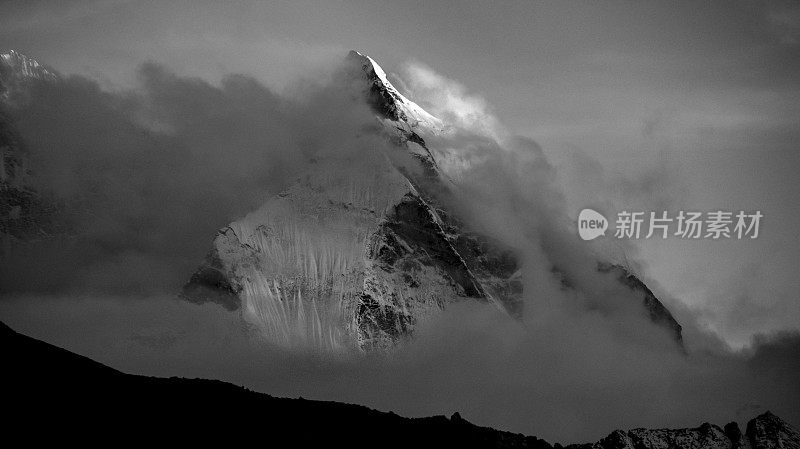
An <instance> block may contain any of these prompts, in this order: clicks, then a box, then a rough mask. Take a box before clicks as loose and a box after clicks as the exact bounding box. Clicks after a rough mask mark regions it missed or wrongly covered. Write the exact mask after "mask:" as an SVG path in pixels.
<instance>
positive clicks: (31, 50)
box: [0, 1, 800, 443]
mask: <svg viewBox="0 0 800 449" xmlns="http://www.w3.org/2000/svg"><path fill="white" fill-rule="evenodd" d="M9 50H16V51H17V52H20V53H22V54H24V55H27V56H28V57H31V58H35V59H36V60H37V61H39V62H40V63H41V64H44V65H45V66H46V67H47V68H49V69H52V70H53V71H54V72H55V73H58V74H59V76H61V77H62V78H63V80H62V82H60V83H57V84H56V83H50V84H48V83H39V84H35V85H33V87H32V88H30V89H29V90H28V91H26V93H25V96H24V101H22V100H18V99H16V97H15V98H11V97H9V98H11V100H9V101H10V102H9V106H6V105H5V104H4V103H2V102H0V106H2V109H0V119H4V118H5V117H6V116H8V117H12V119H11V120H10V121H9V123H13V126H14V129H15V131H14V133H15V134H14V136H18V139H19V141H20V142H23V143H24V146H25V148H26V151H28V152H29V154H30V159H31V164H32V166H33V168H32V169H31V170H32V172H33V173H34V179H35V181H33V186H34V187H35V188H36V189H38V190H39V191H42V192H52V194H53V197H54V198H55V199H56V201H57V202H58V204H68V205H69V207H71V208H74V210H73V212H70V213H69V216H68V219H67V220H66V224H65V225H64V226H65V229H68V232H67V234H69V235H70V236H71V237H70V238H56V239H51V240H46V239H45V240H42V239H39V240H35V241H32V242H31V243H30V244H26V245H23V246H21V247H8V246H4V247H3V251H2V252H0V255H2V260H0V283H1V285H0V319H2V321H3V322H5V323H6V324H8V325H9V326H11V327H12V328H14V329H15V330H17V331H18V332H22V333H25V334H27V335H31V336H33V337H36V338H40V339H42V340H44V341H47V342H51V343H54V344H56V345H58V346H62V347H64V348H67V349H70V350H72V351H74V352H77V353H79V354H82V355H86V356H88V357H91V358H93V359H95V360H98V361H100V362H102V363H106V364H108V365H110V366H112V367H115V368H118V369H121V370H123V371H126V372H129V373H136V374H149V375H160V376H171V375H177V376H186V377H208V378H216V379H223V380H227V381H231V382H234V383H237V384H240V385H245V386H247V387H249V388H252V389H255V390H258V391H263V392H266V393H269V394H273V395H277V396H291V397H297V396H303V397H306V398H315V399H324V400H336V401H343V402H351V403H358V404H364V405H368V406H370V407H376V408H379V409H381V410H393V411H395V412H397V413H399V414H404V415H407V416H425V415H435V414H447V415H449V414H451V413H453V412H455V411H459V412H460V413H461V414H462V415H463V416H464V417H465V418H467V419H469V420H470V421H472V422H474V423H476V424H479V425H488V426H493V427H497V428H501V429H507V430H511V431H514V432H522V433H526V434H531V435H538V436H540V437H543V438H547V439H548V440H549V441H551V442H561V443H573V442H583V441H590V440H592V441H593V440H596V439H598V438H601V437H603V436H605V435H607V434H608V433H609V432H610V431H611V430H613V429H617V428H625V429H627V428H632V427H651V428H652V427H680V426H684V427H685V426H696V425H698V424H699V423H701V422H704V421H710V422H718V423H725V422H727V421H730V420H738V421H740V424H741V423H744V422H746V420H747V419H749V418H751V417H752V416H754V413H760V412H762V411H764V410H766V409H769V410H772V411H773V412H775V413H778V414H779V415H781V416H782V417H783V418H784V419H786V420H788V421H789V422H791V423H792V424H795V425H797V424H800V409H798V406H797V404H798V403H800V384H798V383H797V379H798V378H799V377H798V376H800V362H798V361H800V333H799V332H800V298H798V293H797V292H798V291H800V277H798V276H797V266H798V262H800V239H798V238H797V230H796V229H795V228H796V224H797V223H798V222H800V205H798V198H800V181H798V179H797V173H800V153H799V152H798V150H799V149H800V148H798V142H800V102H798V99H800V4H798V3H796V2H790V1H787V2H757V1H734V2H678V3H671V2H670V3H666V2H496V3H493V2H475V3H468V4H466V3H465V4H460V3H459V4H452V3H449V2H448V3H445V2H409V1H391V2H381V3H380V4H375V3H374V2H358V1H329V2H304V1H294V2H255V1H253V2H224V3H223V2H180V1H172V2H155V1H154V2H150V1H64V2H56V1H53V2H48V1H3V2H0V53H6V52H8V51H9ZM350 50H357V51H359V52H361V53H362V54H365V55H369V56H370V57H372V58H373V59H374V60H375V61H376V62H377V63H379V64H380V66H381V67H382V68H383V69H384V70H385V71H386V73H387V78H388V80H389V81H391V83H392V84H393V85H394V87H396V88H397V90H398V91H399V92H400V94H402V95H405V97H407V98H408V99H410V100H412V101H414V102H416V103H417V104H418V105H419V106H421V107H422V108H424V109H425V110H426V111H428V112H429V113H431V114H432V115H433V116H435V117H437V118H438V119H441V121H442V123H444V125H443V126H446V129H447V131H446V132H442V133H431V134H425V135H424V137H425V144H427V147H428V148H430V154H431V157H433V158H435V160H436V161H438V162H437V163H438V165H437V169H440V170H441V171H442V173H444V174H446V175H447V177H448V178H449V180H451V181H452V182H451V184H452V185H453V186H454V187H452V194H450V195H447V196H444V197H443V198H444V199H441V204H440V206H441V208H443V209H445V210H447V211H450V212H453V213H454V214H455V215H456V216H458V217H459V219H460V220H462V221H463V223H464V226H465V227H467V228H470V229H472V230H475V231H476V232H479V233H481V234H482V235H485V236H487V237H489V238H491V239H492V241H497V242H499V245H501V246H502V247H504V248H505V247H508V248H512V249H513V250H514V251H515V253H516V254H517V255H518V257H519V260H520V263H519V266H518V269H516V270H515V271H516V273H515V274H514V276H515V277H514V279H521V281H520V282H521V283H522V284H524V293H523V294H522V297H521V302H522V303H523V304H524V309H523V310H524V312H523V313H522V314H521V316H519V317H514V316H513V314H507V313H504V312H503V311H502V310H501V308H500V309H498V308H490V307H486V306H485V304H480V303H478V302H469V301H464V302H459V303H458V304H454V305H452V306H448V307H447V308H446V309H445V310H444V311H443V312H442V313H440V314H438V315H434V316H432V317H430V318H427V319H425V320H420V322H419V324H418V326H417V328H416V330H415V331H414V337H413V339H411V340H410V341H409V342H408V343H407V344H404V345H402V346H401V347H399V348H398V349H396V350H394V351H392V352H390V353H387V354H381V353H373V352H366V353H363V352H359V351H343V352H340V353H330V352H325V351H319V350H318V348H313V347H308V346H306V345H299V346H294V347H289V348H287V347H283V346H280V345H272V344H270V343H269V342H265V341H264V340H262V339H260V338H259V336H258V335H254V334H257V332H254V331H253V328H254V327H255V328H257V325H255V324H254V323H253V322H252V321H249V322H248V324H247V325H243V321H242V319H241V316H242V315H246V314H247V313H248V312H247V307H243V308H242V309H240V310H235V311H231V310H227V309H226V308H224V307H221V306H220V305H219V304H213V303H205V304H194V303H191V302H188V301H185V300H183V299H180V298H179V297H178V296H179V293H180V292H181V288H182V287H183V285H184V284H185V283H186V282H187V281H188V280H189V278H190V277H191V276H192V274H193V273H194V272H195V270H197V268H198V266H199V265H200V263H201V262H202V261H203V259H204V257H205V256H206V254H207V253H208V251H209V250H210V249H211V248H212V241H213V240H214V239H215V235H216V233H217V230H219V229H221V228H223V227H225V226H228V224H229V223H231V222H235V221H237V220H243V217H253V216H254V215H252V214H251V213H253V211H257V210H260V209H259V208H260V207H262V205H264V204H267V205H270V204H273V203H268V200H269V199H270V198H273V197H277V198H282V197H283V196H285V195H286V193H285V192H287V191H290V192H294V191H293V190H291V188H292V186H295V185H297V183H298V182H300V184H302V181H297V180H298V179H300V180H302V179H305V178H303V177H304V176H307V174H308V173H316V174H321V175H317V176H316V179H315V180H314V181H313V183H312V187H309V191H318V190H321V189H322V188H323V187H324V186H332V185H336V186H338V185H339V184H338V183H337V181H336V179H348V180H350V179H358V181H353V182H352V183H350V184H348V185H350V186H352V185H358V183H361V182H368V181H369V180H370V179H372V177H377V178H380V179H384V180H385V182H386V184H387V185H389V184H391V182H393V181H392V179H394V178H391V177H388V176H385V175H384V174H383V172H380V171H378V170H377V169H374V167H383V165H380V164H384V159H386V157H385V156H384V155H386V154H388V155H389V156H388V160H389V161H390V163H391V164H394V166H401V167H408V164H409V162H407V161H406V159H408V160H412V159H413V158H412V157H408V156H405V155H398V154H396V149H395V148H394V147H393V146H392V145H390V143H388V140H387V139H384V138H383V137H381V136H380V135H372V134H370V132H371V131H370V130H372V129H373V128H375V127H376V125H375V117H374V113H373V111H372V110H371V109H370V107H369V105H368V104H366V103H364V102H360V101H359V102H355V101H354V100H353V98H354V94H353V92H354V91H353V90H352V88H351V86H349V85H348V84H347V82H346V81H345V79H346V76H347V74H348V73H349V72H348V68H347V66H346V63H345V57H346V56H347V55H348V52H349V51H350ZM0 87H2V84H0ZM1 92H2V91H1V90H0V93H1ZM19 98H22V97H19ZM14 101H17V103H14ZM436 123H438V122H436ZM437 126H438V125H437ZM0 131H3V129H2V128H0ZM15 139H16V137H15ZM408 140H409V141H410V140H412V139H410V138H409V139H408ZM0 143H2V142H0ZM404 164H405V165H404ZM407 170H408V171H411V172H413V170H409V169H407ZM401 172H402V173H403V175H404V176H409V177H410V178H412V179H413V177H414V176H415V175H417V176H422V175H419V174H414V173H411V174H410V175H407V173H406V172H404V171H402V170H401ZM321 178H323V179H321ZM329 178H330V179H329ZM331 179H332V180H331ZM348 182H350V181H348ZM326 183H328V184H326ZM345 184H347V183H345ZM448 185H450V184H448ZM319 186H323V187H319ZM414 187H415V188H416V189H420V187H419V186H417V185H416V184H415V185H414ZM423 187H424V183H423ZM315 188H316V189H317V190H314V189H315ZM348 188H351V187H348ZM352 188H355V187H352ZM392 188H393V187H392ZM287 189H288V190H287ZM387 189H388V187H387ZM412 190H414V189H412ZM303 192H306V191H305V190H303ZM303 194H304V195H305V194H306V193H303ZM379 194H383V193H380V192H378V193H374V192H373V191H372V190H370V192H369V195H374V196H375V197H378V196H379ZM308 195H312V194H308ZM353 195H355V194H353ZM387 195H388V194H387ZM303 198H306V197H303ZM308 201H311V200H308ZM329 201H330V200H329ZM356 202H357V201H356ZM350 206H352V204H351V205H350ZM65 207H66V206H65ZM265 207H266V206H265ZM584 208H592V209H595V210H597V211H600V212H601V213H603V214H604V215H605V216H606V217H608V218H609V219H610V221H611V222H612V223H613V222H614V220H615V218H616V215H617V213H619V212H622V211H643V212H647V213H648V214H649V212H650V211H655V212H657V213H661V211H667V212H669V214H670V215H672V216H674V215H676V214H677V213H678V212H679V211H702V212H707V211H718V210H723V211H732V212H734V214H735V213H736V212H738V211H749V212H751V213H752V212H755V211H760V213H761V214H763V218H762V219H761V226H760V230H759V235H758V238H753V239H751V238H745V239H736V238H732V239H720V240H715V239H710V238H701V239H681V238H679V237H677V236H670V238H666V239H660V238H653V239H645V238H640V239H617V238H615V237H614V236H613V232H609V233H608V234H606V236H605V237H601V238H599V239H598V240H595V241H591V242H590V241H583V240H581V239H580V238H579V237H578V232H577V230H576V220H577V217H578V213H579V212H580V211H581V210H582V209H584ZM372 213H373V214H374V211H372ZM248 214H251V215H248ZM287 214H288V212H287ZM256 215H257V214H256ZM288 216H291V215H288ZM248 219H252V218H248ZM244 220H245V221H243V222H244V223H246V222H247V221H246V219H244ZM241 226H242V229H245V228H246V227H247V226H245V225H241ZM236 229H239V228H236ZM298 232H299V231H298ZM306 238H308V239H311V238H312V237H306ZM342 257H344V256H342ZM336 260H337V262H336V263H339V262H338V259H336ZM598 260H608V261H610V262H613V263H618V264H622V265H624V266H625V267H627V269H628V270H630V272H631V273H633V274H635V275H636V276H637V277H638V278H639V279H641V280H642V281H643V282H644V283H646V284H647V287H648V288H649V289H650V290H652V293H653V294H654V295H655V296H656V297H657V298H658V299H659V300H660V301H661V302H662V303H663V304H664V306H666V308H667V309H669V311H671V314H672V316H674V318H675V320H677V322H678V323H680V325H681V326H682V332H683V334H682V342H681V345H682V346H681V350H676V348H675V341H674V336H673V335H672V334H671V333H670V332H668V331H667V330H666V329H665V328H663V327H659V326H657V325H656V324H654V322H651V320H648V319H647V318H646V317H645V316H644V314H642V313H641V310H640V306H639V304H638V303H636V304H635V305H633V304H634V302H633V301H631V300H630V298H632V293H631V291H629V289H626V288H622V287H621V286H620V285H619V284H618V283H617V282H616V281H613V280H609V279H608V278H607V276H603V275H601V274H599V273H598V269H597V261H598ZM331 263H334V262H331ZM341 263H343V264H344V262H341ZM315 270H316V268H315ZM342 282H343V283H344V281H342ZM343 285H344V284H343ZM298 301H299V299H298ZM314 307H315V309H314V313H315V314H316V313H318V312H317V309H316V304H315V305H314ZM320 310H321V309H320ZM260 313H261V312H260ZM667 313H669V312H667ZM319 314H320V316H322V319H320V317H319V316H317V317H316V320H317V321H319V322H320V323H322V324H317V326H318V328H316V329H322V328H323V325H324V324H325V319H326V318H325V315H324V313H323V311H320V312H319ZM298 316H299V315H298ZM298 319H299V318H298ZM303 319H305V318H303ZM320 333H321V331H320ZM334 337H336V338H334ZM337 338H339V337H338V336H336V335H333V334H331V336H330V338H329V341H331V342H333V341H336V342H338V341H339V340H337ZM342 338H343V337H342ZM726 420H727V421H726ZM576 429H578V430H576Z"/></svg>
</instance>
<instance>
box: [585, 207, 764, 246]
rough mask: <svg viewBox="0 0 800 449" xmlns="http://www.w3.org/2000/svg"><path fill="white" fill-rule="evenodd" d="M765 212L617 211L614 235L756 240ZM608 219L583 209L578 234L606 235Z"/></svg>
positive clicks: (587, 238) (636, 237) (589, 236)
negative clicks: (671, 212) (673, 212)
mask: <svg viewBox="0 0 800 449" xmlns="http://www.w3.org/2000/svg"><path fill="white" fill-rule="evenodd" d="M763 217H764V215H763V214H762V213H761V211H755V212H752V213H748V212H745V211H738V212H730V211H722V210H717V211H712V212H691V211H679V212H677V213H675V214H672V215H670V213H669V212H667V211H663V212H659V213H656V212H629V211H626V210H623V211H622V212H619V213H617V217H616V223H615V227H614V234H613V235H614V237H615V238H618V239H640V238H644V239H651V238H661V239H666V238H668V237H675V238H681V239H701V238H705V239H713V240H719V239H738V240H741V239H745V238H750V239H755V238H758V232H759V226H760V225H761V218H763ZM609 227H610V226H609V222H608V220H607V219H606V218H605V217H604V216H603V215H602V214H600V213H599V212H597V211H594V210H592V209H583V210H582V211H581V212H580V214H579V215H578V234H579V235H580V237H581V238H582V239H583V240H593V239H595V238H597V237H599V236H601V235H606V230H607V229H608V228H609Z"/></svg>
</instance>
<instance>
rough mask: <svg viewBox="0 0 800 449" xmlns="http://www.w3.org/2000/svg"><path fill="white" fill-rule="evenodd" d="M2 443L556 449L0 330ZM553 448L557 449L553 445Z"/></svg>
mask: <svg viewBox="0 0 800 449" xmlns="http://www.w3.org/2000/svg"><path fill="white" fill-rule="evenodd" d="M0 348H2V356H3V367H2V372H3V384H2V385H3V391H2V408H3V412H4V413H3V414H4V415H5V416H6V418H4V420H3V429H4V432H3V437H4V438H6V439H11V438H13V439H15V440H18V441H26V442H28V443H31V444H34V443H36V444H42V443H46V442H54V443H59V444H62V445H64V444H68V443H75V442H79V443H88V444H96V443H104V444H109V445H111V444H113V445H117V444H120V443H122V442H126V443H130V442H142V443H147V444H151V445H153V444H163V443H165V442H170V441H179V442H180V443H181V444H182V445H187V444H193V443H203V444H209V443H210V442H214V441H218V440H220V441H224V442H225V444H233V443H238V442H242V441H252V442H254V443H258V444H259V445H264V446H266V447H351V448H360V447H365V448H366V447H369V448H401V447H403V448H408V447H484V448H551V447H553V446H551V445H550V444H549V443H547V442H546V441H544V440H541V439H538V438H536V437H532V436H524V435H521V434H515V433H511V432H503V431H499V430H495V429H491V428H486V427H479V426H476V425H474V424H471V423H469V422H468V421H466V420H464V419H462V418H461V417H460V416H459V415H458V414H457V413H456V414H454V415H453V416H452V417H451V418H449V419H448V418H446V417H444V416H434V417H427V418H404V417H401V416H398V415H396V414H394V413H391V412H389V413H386V412H380V411H376V410H371V409H369V408H367V407H363V406H358V405H349V404H342V403H336V402H323V401H309V400H304V399H302V398H301V399H285V398H275V397H272V396H269V395H266V394H261V393H256V392H253V391H250V390H247V389H245V388H242V387H237V386H235V385H232V384H229V383H225V382H220V381H215V380H203V379H182V378H175V377H173V378H169V379H166V378H156V377H145V376H136V375H131V374H124V373H122V372H120V371H117V370H115V369H112V368H109V367H107V366H105V365H102V364H100V363H97V362H95V361H93V360H91V359H88V358H86V357H82V356H79V355H76V354H73V353H71V352H69V351H67V350H64V349H60V348H57V347H55V346H53V345H50V344H47V343H44V342H42V341H39V340H36V339H33V338H30V337H26V336H24V335H20V334H18V333H16V332H14V331H13V330H12V329H10V328H9V327H8V326H6V325H5V324H3V323H0ZM555 447H560V445H558V444H556V445H555ZM569 447H571V448H573V449H612V448H613V449H655V448H675V449H683V448H724V449H734V448H752V449H773V448H785V449H793V448H800V434H798V432H797V431H796V430H795V429H793V428H792V427H791V426H790V425H788V424H787V423H786V422H784V421H782V420H781V419H780V418H778V417H777V416H775V415H773V414H771V413H769V412H767V413H764V414H762V415H760V416H758V417H756V418H755V419H753V420H751V421H750V422H749V423H748V425H747V432H746V433H745V434H744V435H743V434H742V433H741V432H740V431H739V428H738V426H736V424H735V423H731V424H728V425H726V426H725V427H724V429H722V428H720V427H718V426H715V425H712V424H708V423H705V424H703V425H701V426H700V427H697V428H694V429H675V430H669V429H658V430H647V429H634V430H630V431H619V430H618V431H615V432H612V433H611V434H610V435H609V436H608V437H606V438H604V439H602V440H600V441H599V442H597V443H589V444H583V445H572V446H569Z"/></svg>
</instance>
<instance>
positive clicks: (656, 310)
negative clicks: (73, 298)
mask: <svg viewBox="0 0 800 449" xmlns="http://www.w3.org/2000/svg"><path fill="white" fill-rule="evenodd" d="M345 62H346V66H347V72H348V73H349V75H350V77H351V79H352V80H354V81H355V82H356V83H357V84H358V85H359V89H360V91H361V93H362V94H363V96H364V99H365V100H366V101H367V103H368V104H369V105H370V106H371V108H372V110H373V111H374V114H375V119H376V121H377V122H378V123H379V125H380V126H379V127H378V129H379V131H378V132H377V133H376V134H377V135H379V136H382V137H381V140H380V143H375V142H374V141H369V140H365V144H366V145H373V146H375V147H376V148H375V151H368V152H364V153H360V154H359V155H358V157H357V158H355V159H348V158H346V157H334V158H329V159H328V160H323V161H318V162H317V163H316V164H314V165H313V166H312V167H311V168H310V169H309V170H308V171H307V172H305V173H304V174H303V175H302V176H300V178H299V179H298V180H297V181H296V182H295V183H293V184H292V185H291V186H290V187H288V188H287V189H286V190H285V191H283V192H281V193H280V194H279V195H277V196H276V197H274V198H271V199H269V200H268V201H267V202H266V203H265V204H264V205H263V206H262V207H261V208H259V209H258V210H256V211H253V212H252V213H250V214H248V215H247V216H245V217H244V218H242V219H240V220H237V221H235V222H233V223H231V224H229V225H228V226H226V227H224V228H222V229H221V230H220V231H219V232H218V233H217V235H216V237H215V238H214V243H213V248H212V250H211V251H210V253H209V254H208V256H207V258H206V261H205V263H204V264H203V265H202V266H201V267H200V268H199V269H198V270H197V272H196V273H194V275H193V276H192V277H191V279H190V281H189V282H188V283H187V284H186V286H185V288H184V297H185V298H187V299H188V300H190V301H193V302H206V301H213V302H218V303H220V304H222V305H223V306H225V307H226V308H228V309H231V310H236V309H239V308H241V309H242V314H243V316H244V318H245V320H246V321H247V322H248V323H250V324H251V325H253V326H254V327H255V328H256V329H258V330H260V332H261V333H262V334H263V335H265V336H266V337H267V338H268V339H270V340H271V341H274V342H278V343H281V344H287V345H291V344H294V343H297V342H306V343H308V342H311V343H312V344H314V345H316V346H321V347H326V348H337V347H344V346H349V345H355V346H357V347H359V348H362V349H369V348H387V347H391V346H392V345H394V344H395V343H397V342H398V341H400V340H402V339H403V338H405V337H407V336H409V335H411V334H412V333H413V330H414V328H415V327H416V326H417V325H418V324H419V323H420V322H422V321H423V320H426V319H428V318H430V317H431V316H433V315H434V314H436V313H438V312H439V311H441V310H442V309H444V308H445V307H447V305H448V304H451V303H453V302H456V301H463V300H472V301H479V302H484V303H487V304H491V305H494V306H495V307H498V308H500V309H503V310H505V311H507V312H508V313H509V314H511V315H513V316H519V315H520V314H521V311H522V282H521V279H520V262H519V258H518V255H517V254H515V252H514V251H513V250H512V249H510V248H507V247H505V246H504V245H502V244H501V243H500V242H497V241H494V240H492V239H491V238H489V237H487V236H485V235H481V234H480V233H476V232H473V231H472V230H471V229H469V227H468V226H467V225H466V224H465V223H464V222H463V221H462V220H460V219H459V218H458V217H457V216H455V215H454V214H453V213H452V211H451V210H449V209H450V208H449V207H448V204H451V203H452V196H453V185H454V184H453V182H452V181H451V180H449V179H448V178H447V176H446V175H445V174H443V173H442V171H441V170H440V169H439V165H438V163H437V161H436V158H435V157H434V154H433V153H432V152H431V151H430V150H429V148H428V147H427V144H426V142H425V137H427V136H431V135H436V134H438V133H441V132H442V131H443V130H444V129H445V124H444V123H443V122H442V121H441V120H439V119H438V118H436V117H434V116H433V115H432V114H430V113H428V112H427V111H425V110H424V109H422V108H421V107H420V106H418V105H417V104H416V103H414V102H413V101H411V100H409V99H408V98H406V97H405V96H403V95H402V94H400V93H399V92H398V91H397V89H395V88H394V86H392V84H391V83H390V82H389V81H388V79H387V77H386V74H385V72H384V71H383V69H381V67H380V66H379V65H378V64H377V63H376V62H375V60H373V59H372V58H370V57H369V56H366V55H363V54H361V53H359V52H356V51H351V52H350V53H349V54H348V55H347V57H346V58H345ZM373 138H374V137H373ZM365 139H368V137H365ZM598 271H599V272H601V273H608V274H609V275H611V276H618V277H619V279H618V280H619V282H621V283H622V284H624V285H626V286H628V287H629V288H630V289H631V290H633V291H634V292H636V293H637V294H640V295H641V296H642V298H643V303H644V305H645V307H646V309H647V310H648V311H649V313H650V316H651V319H653V321H655V322H659V323H662V324H664V325H666V327H668V328H671V329H672V330H673V332H675V335H676V339H677V340H678V341H680V338H681V337H680V325H679V324H678V323H677V322H675V320H674V318H673V317H672V315H671V314H670V313H669V312H668V311H667V310H666V308H665V307H664V306H663V305H662V304H661V303H660V302H659V301H658V300H657V299H656V298H655V296H654V295H652V292H650V290H649V289H647V288H646V287H645V286H644V284H642V283H641V281H639V280H638V279H636V278H635V277H633V276H632V275H630V274H629V273H628V272H627V271H626V270H624V269H623V268H621V267H617V266H612V265H599V268H598Z"/></svg>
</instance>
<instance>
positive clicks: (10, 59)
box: [0, 50, 58, 80]
mask: <svg viewBox="0 0 800 449" xmlns="http://www.w3.org/2000/svg"><path fill="white" fill-rule="evenodd" d="M0 61H1V62H2V64H3V65H4V66H6V67H8V68H9V69H11V71H12V73H13V75H14V76H16V77H17V78H35V79H42V80H44V79H46V80H55V79H57V78H58V75H56V74H55V73H53V72H51V71H49V70H47V69H46V68H44V66H42V65H41V64H39V62H38V61H37V60H35V59H33V58H29V57H27V56H25V55H23V54H22V53H19V52H17V51H15V50H10V51H9V52H8V53H3V54H0Z"/></svg>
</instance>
